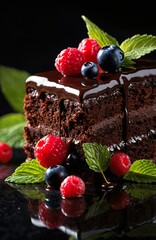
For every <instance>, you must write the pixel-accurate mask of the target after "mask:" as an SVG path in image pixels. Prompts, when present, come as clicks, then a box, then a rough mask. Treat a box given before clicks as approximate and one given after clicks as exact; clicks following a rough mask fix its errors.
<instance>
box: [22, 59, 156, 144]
mask: <svg viewBox="0 0 156 240" xmlns="http://www.w3.org/2000/svg"><path fill="white" fill-rule="evenodd" d="M147 78H148V79H151V81H152V82H153V84H152V85H153V87H156V61H154V60H139V61H138V62H137V64H136V68H135V70H127V71H124V72H118V73H114V74H112V73H102V74H99V75H98V77H97V78H96V79H85V78H83V77H82V76H77V77H75V76H74V77H67V76H62V75H61V74H60V73H59V72H58V71H56V70H52V71H49V72H44V73H39V74H36V75H34V76H30V77H29V78H28V79H27V80H26V89H28V88H33V89H36V90H37V94H39V95H40V94H42V93H43V92H47V93H48V94H52V95H55V96H57V97H58V101H59V106H60V113H61V102H62V101H63V100H64V99H69V100H73V101H77V102H79V103H80V104H83V102H84V101H85V100H87V99H89V98H92V97H95V98H96V97H98V96H100V95H104V94H108V93H109V92H112V90H115V89H120V91H121V92H122V94H123V99H124V110H123V111H124V116H125V117H124V121H123V124H124V129H125V130H124V133H123V134H124V136H123V139H124V140H125V142H126V141H127V133H128V127H129V109H128V104H127V103H128V99H127V97H128V88H129V86H130V85H131V84H133V82H135V84H137V83H139V82H144V81H145V82H146V79H147Z"/></svg>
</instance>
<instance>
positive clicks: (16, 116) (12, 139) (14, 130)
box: [0, 113, 26, 148]
mask: <svg viewBox="0 0 156 240" xmlns="http://www.w3.org/2000/svg"><path fill="white" fill-rule="evenodd" d="M25 125H26V121H25V118H24V115H23V114H21V113H9V114H6V115H4V116H2V117H0V133H1V134H0V141H1V142H6V143H8V144H9V145H10V146H11V147H14V148H22V147H23V145H24V144H25V140H24V134H23V133H24V132H23V128H24V126H25Z"/></svg>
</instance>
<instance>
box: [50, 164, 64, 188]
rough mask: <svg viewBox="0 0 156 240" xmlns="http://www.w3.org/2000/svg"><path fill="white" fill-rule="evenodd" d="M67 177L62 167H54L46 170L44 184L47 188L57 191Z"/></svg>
mask: <svg viewBox="0 0 156 240" xmlns="http://www.w3.org/2000/svg"><path fill="white" fill-rule="evenodd" d="M67 176H68V172H67V170H66V168H65V167H64V166H62V165H55V166H51V167H49V168H47V170H46V172H45V182H46V183H47V185H48V186H51V187H53V188H55V189H59V187H60V184H61V182H62V181H63V180H64V179H65V178H66V177H67Z"/></svg>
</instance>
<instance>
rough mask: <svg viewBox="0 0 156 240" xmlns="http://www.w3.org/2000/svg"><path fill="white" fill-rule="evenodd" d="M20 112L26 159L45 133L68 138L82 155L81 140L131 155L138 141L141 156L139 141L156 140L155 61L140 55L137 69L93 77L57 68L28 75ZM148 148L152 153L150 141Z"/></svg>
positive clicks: (145, 152) (141, 143) (32, 155)
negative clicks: (64, 73)
mask: <svg viewBox="0 0 156 240" xmlns="http://www.w3.org/2000/svg"><path fill="white" fill-rule="evenodd" d="M24 111H25V116H26V119H27V125H26V126H25V128H24V136H25V140H26V144H25V146H24V150H25V153H26V154H27V157H28V158H30V159H32V158H34V153H33V150H34V146H35V144H36V143H37V141H38V140H39V139H40V138H42V137H43V136H45V135H47V134H49V133H51V134H53V135H55V136H60V137H62V138H63V139H64V140H65V141H66V142H68V143H72V144H70V145H71V146H74V148H75V149H76V150H77V151H78V153H79V154H80V156H81V157H82V158H83V151H82V143H84V142H96V143H101V144H103V145H106V146H107V147H108V148H109V149H110V151H117V150H124V151H127V152H128V153H129V154H130V155H131V156H132V157H134V156H133V152H134V149H135V147H136V146H137V148H138V155H139V145H140V146H141V147H143V146H147V145H146V142H148V139H149V138H150V139H153V144H155V142H156V61H154V60H139V61H138V62H137V65H136V69H135V70H127V71H122V72H117V73H101V74H99V75H98V76H97V78H96V79H86V78H84V77H82V76H80V77H69V76H62V75H61V74H60V73H59V72H58V71H57V70H52V71H49V72H43V73H38V74H36V75H32V76H30V77H29V78H28V79H27V80H26V95H25V98H24ZM150 142H151V140H150ZM150 148H153V150H152V155H155V153H154V151H155V150H154V145H153V146H150ZM150 150H151V149H150ZM69 151H73V148H70V149H69ZM150 152H151V151H150ZM144 154H145V156H146V155H147V154H148V149H147V147H146V148H145V151H144ZM135 157H136V156H135ZM140 157H144V156H140Z"/></svg>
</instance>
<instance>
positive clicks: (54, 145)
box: [34, 134, 67, 168]
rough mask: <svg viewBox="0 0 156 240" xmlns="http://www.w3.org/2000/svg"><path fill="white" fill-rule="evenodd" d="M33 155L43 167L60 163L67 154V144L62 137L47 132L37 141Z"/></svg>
mask: <svg viewBox="0 0 156 240" xmlns="http://www.w3.org/2000/svg"><path fill="white" fill-rule="evenodd" d="M34 155H35V157H36V158H37V159H38V161H39V162H40V164H41V165H42V166H43V167H46V168H48V167H50V166H54V165H61V164H62V162H63V161H64V160H65V158H66V155H67V145H66V143H65V142H64V141H63V140H62V138H59V137H56V136H53V135H51V134H48V135H46V136H44V137H43V138H41V139H40V140H39V141H38V142H37V144H36V146H35V148H34Z"/></svg>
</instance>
